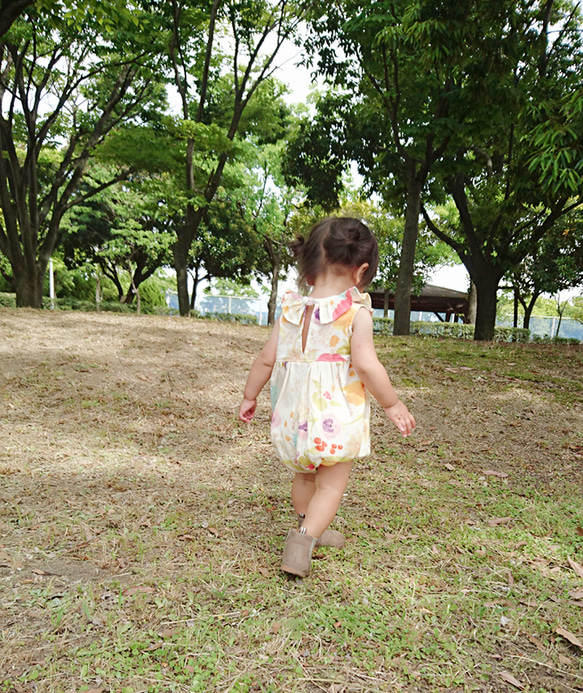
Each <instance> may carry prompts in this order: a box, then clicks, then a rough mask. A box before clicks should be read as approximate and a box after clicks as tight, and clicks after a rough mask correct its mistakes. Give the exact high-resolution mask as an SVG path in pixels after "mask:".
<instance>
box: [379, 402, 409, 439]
mask: <svg viewBox="0 0 583 693" xmlns="http://www.w3.org/2000/svg"><path fill="white" fill-rule="evenodd" d="M384 409H385V414H386V415H387V416H388V417H389V419H390V420H391V421H392V422H393V423H394V424H395V426H396V427H397V428H398V429H399V431H400V432H401V435H402V436H403V437H407V436H408V435H411V433H413V429H414V428H415V426H416V423H415V419H414V417H413V414H411V412H410V411H409V410H408V409H407V407H406V406H405V405H404V404H403V402H401V400H399V401H398V402H397V404H393V406H392V407H385V408H384Z"/></svg>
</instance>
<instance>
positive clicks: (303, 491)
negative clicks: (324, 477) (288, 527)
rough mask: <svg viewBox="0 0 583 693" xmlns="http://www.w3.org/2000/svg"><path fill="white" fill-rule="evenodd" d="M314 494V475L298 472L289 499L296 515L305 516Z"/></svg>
mask: <svg viewBox="0 0 583 693" xmlns="http://www.w3.org/2000/svg"><path fill="white" fill-rule="evenodd" d="M315 492H316V474H302V473H301V472H298V473H297V474H296V475H295V477H294V480H293V483H292V490H291V498H292V504H293V506H294V510H295V511H296V514H297V515H305V514H306V511H307V510H308V505H309V504H310V501H311V500H312V496H313V495H314V493H315Z"/></svg>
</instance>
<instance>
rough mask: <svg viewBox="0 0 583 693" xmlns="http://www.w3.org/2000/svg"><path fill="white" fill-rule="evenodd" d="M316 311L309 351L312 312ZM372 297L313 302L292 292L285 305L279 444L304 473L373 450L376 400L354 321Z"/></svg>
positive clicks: (274, 399) (278, 367)
mask: <svg viewBox="0 0 583 693" xmlns="http://www.w3.org/2000/svg"><path fill="white" fill-rule="evenodd" d="M308 305H313V306H314V310H313V311H312V315H311V323H310V327H309V330H308V335H307V340H306V347H305V350H303V349H302V331H303V326H304V319H305V315H306V306H308ZM361 308H365V309H366V310H369V311H370V312H371V313H372V308H371V301H370V296H369V295H368V294H361V293H360V292H359V291H358V289H356V288H354V287H353V288H352V289H348V291H345V292H344V293H342V294H340V295H339V296H330V297H327V298H311V297H310V296H307V297H306V296H300V295H299V294H297V293H294V292H292V291H288V292H287V293H286V294H285V296H284V298H283V302H282V314H281V317H280V320H279V335H278V344H277V355H276V362H275V366H274V368H273V373H272V376H271V406H272V411H273V415H272V420H271V440H272V442H273V444H274V446H275V449H276V451H277V454H278V456H279V457H280V459H281V461H282V462H283V463H284V464H285V465H286V466H287V467H289V468H290V469H293V470H294V471H296V472H308V473H309V472H315V471H316V469H317V468H318V467H319V466H320V465H321V464H323V465H327V466H330V465H334V464H336V463H337V462H349V461H351V460H354V459H355V458H357V457H364V456H365V455H368V453H369V452H370V422H369V419H370V401H369V395H368V393H367V392H366V390H365V388H364V385H363V384H362V381H361V380H360V379H359V377H358V375H357V374H356V371H355V370H354V366H353V365H352V361H351V358H350V338H351V336H352V322H353V320H354V316H355V315H356V313H357V312H358V311H359V310H360V309H361Z"/></svg>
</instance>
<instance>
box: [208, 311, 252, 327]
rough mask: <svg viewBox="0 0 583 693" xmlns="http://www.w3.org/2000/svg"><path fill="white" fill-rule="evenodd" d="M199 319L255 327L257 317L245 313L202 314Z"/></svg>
mask: <svg viewBox="0 0 583 693" xmlns="http://www.w3.org/2000/svg"><path fill="white" fill-rule="evenodd" d="M199 317H200V318H204V319H205V320H219V321H220V322H237V323H239V324H240V325H257V316H256V315H247V314H245V313H204V315H200V316H199Z"/></svg>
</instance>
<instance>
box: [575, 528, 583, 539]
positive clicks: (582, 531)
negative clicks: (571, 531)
mask: <svg viewBox="0 0 583 693" xmlns="http://www.w3.org/2000/svg"><path fill="white" fill-rule="evenodd" d="M575 534H578V535H579V536H580V537H583V527H577V528H576V529H575Z"/></svg>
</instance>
